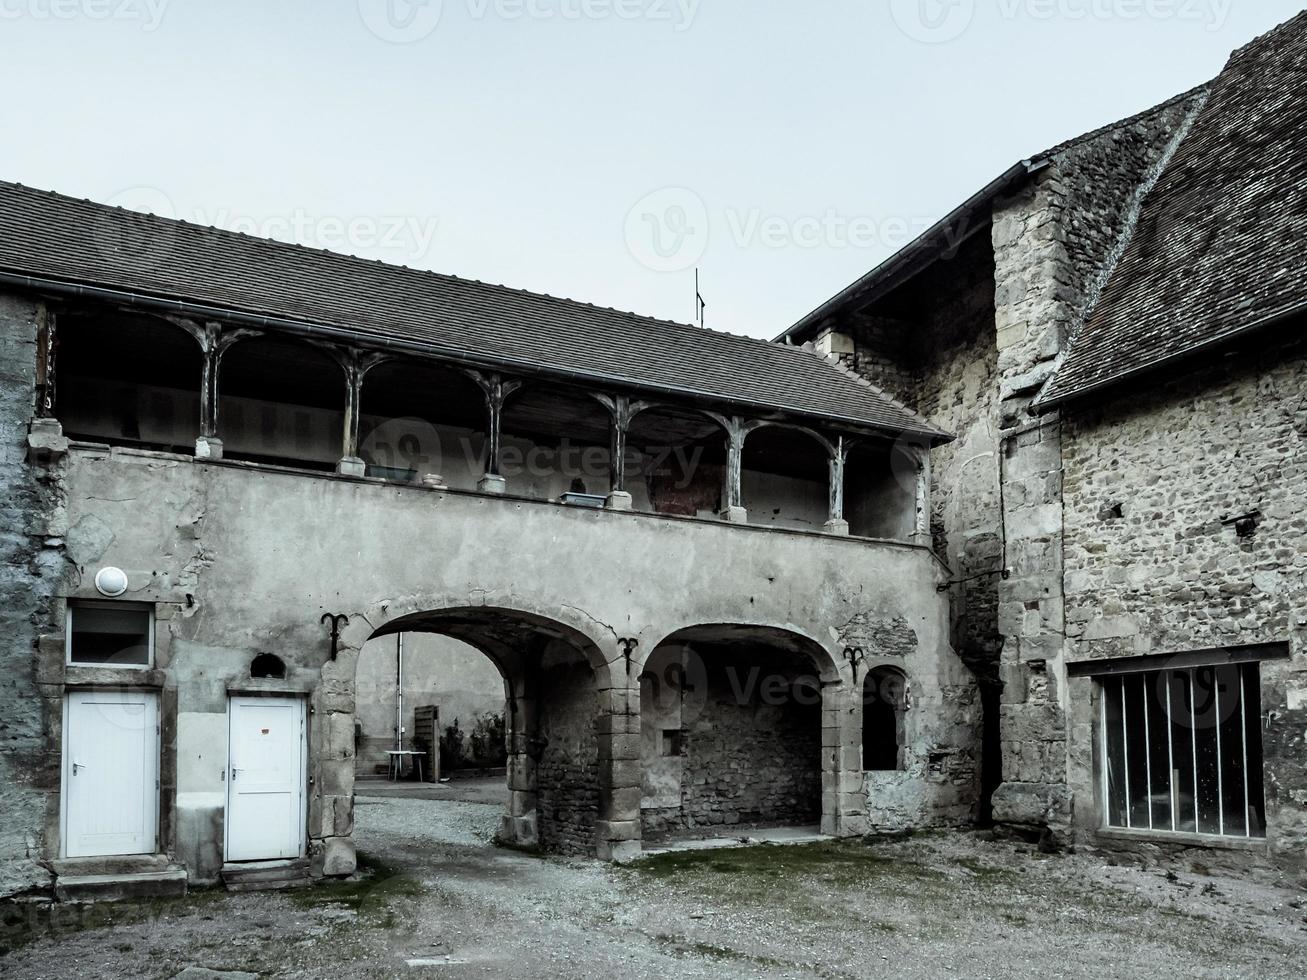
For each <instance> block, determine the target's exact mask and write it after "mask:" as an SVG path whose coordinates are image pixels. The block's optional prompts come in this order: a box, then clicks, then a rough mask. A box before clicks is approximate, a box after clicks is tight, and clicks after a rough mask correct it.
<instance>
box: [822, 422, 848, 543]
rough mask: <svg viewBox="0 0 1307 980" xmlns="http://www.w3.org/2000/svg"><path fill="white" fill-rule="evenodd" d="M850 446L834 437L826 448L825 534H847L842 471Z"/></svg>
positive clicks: (842, 438) (845, 441) (841, 439)
mask: <svg viewBox="0 0 1307 980" xmlns="http://www.w3.org/2000/svg"><path fill="white" fill-rule="evenodd" d="M851 448H852V446H851V444H850V443H849V442H848V441H847V440H846V439H845V438H844V437H843V436H836V437H835V442H834V443H833V444H831V445H830V446H829V448H828V451H829V453H830V517H829V518H828V519H827V521H826V533H827V534H842V535H847V534H848V533H849V522H848V521H847V520H845V519H844V469H845V464H846V463H847V462H848V460H849V450H850V449H851Z"/></svg>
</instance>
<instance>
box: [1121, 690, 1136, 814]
mask: <svg viewBox="0 0 1307 980" xmlns="http://www.w3.org/2000/svg"><path fill="white" fill-rule="evenodd" d="M1129 732H1130V726H1129V725H1128V724H1127V723H1126V700H1125V678H1122V679H1121V758H1122V759H1124V760H1125V781H1124V784H1123V786H1124V790H1125V825H1126V827H1129V828H1133V827H1134V825H1135V824H1134V818H1133V817H1132V816H1131V815H1130V738H1129Z"/></svg>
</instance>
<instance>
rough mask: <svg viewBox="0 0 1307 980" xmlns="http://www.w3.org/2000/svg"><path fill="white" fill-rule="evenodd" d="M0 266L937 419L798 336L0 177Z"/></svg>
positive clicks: (471, 350)
mask: <svg viewBox="0 0 1307 980" xmlns="http://www.w3.org/2000/svg"><path fill="white" fill-rule="evenodd" d="M0 271H5V272H8V273H11V274H13V273H17V274H19V275H23V276H35V277H42V278H47V279H53V280H58V281H60V282H65V283H76V284H83V285H91V286H96V287H100V288H107V289H114V290H122V291H126V292H130V293H133V294H143V295H146V296H149V297H153V298H160V299H166V300H182V301H185V302H188V303H193V304H197V305H203V306H210V307H216V308H219V309H221V310H225V311H231V312H233V313H236V314H241V315H253V316H260V317H275V318H278V319H284V320H288V321H294V322H296V323H304V324H308V325H315V326H328V327H334V328H344V329H347V330H349V331H351V332H353V333H354V334H356V335H357V336H358V337H359V339H360V341H361V342H366V341H367V340H368V339H369V338H371V339H374V340H376V341H377V342H379V343H380V342H385V341H386V340H395V339H398V340H402V341H404V342H406V343H410V344H415V345H418V346H420V347H421V348H422V349H424V350H428V351H430V353H432V354H434V355H437V356H443V357H448V358H454V359H459V360H469V361H472V362H475V363H482V364H489V365H500V366H503V367H505V368H511V367H513V366H518V367H521V368H523V369H530V370H534V371H539V372H541V373H544V374H554V375H557V376H569V377H580V378H584V379H588V380H591V381H593V382H594V383H596V384H602V383H607V384H613V385H629V386H630V387H632V388H635V389H640V390H645V391H654V392H663V393H673V394H681V395H684V396H688V397H691V398H696V399H704V400H709V401H713V402H720V403H727V404H730V405H738V406H746V407H750V408H754V409H768V410H779V411H782V412H789V413H795V414H799V415H805V416H812V417H820V418H826V419H831V420H838V421H843V422H848V423H852V424H855V425H860V426H864V427H873V428H878V429H885V430H889V431H892V432H912V433H922V434H926V435H929V436H931V437H932V438H947V435H946V433H944V432H942V430H939V429H936V428H935V427H933V426H931V425H930V424H929V423H927V422H926V421H925V420H923V419H922V418H921V417H920V416H918V415H916V414H915V413H914V412H912V411H911V410H909V409H908V408H906V407H904V406H903V405H901V404H900V403H898V402H896V401H894V400H893V399H892V398H890V397H889V396H888V395H885V394H884V393H883V392H881V391H880V390H879V389H877V388H874V387H872V386H871V385H869V384H868V383H867V382H865V381H862V380H860V379H858V378H857V377H855V376H853V375H852V374H851V373H850V372H847V371H843V370H840V369H839V368H838V367H837V366H836V365H834V364H832V363H831V362H829V361H827V360H826V359H825V358H823V357H821V356H820V355H818V354H816V353H814V352H813V351H812V350H810V349H806V348H802V347H791V346H785V345H781V344H772V343H767V342H765V341H760V340H753V339H750V338H747V337H737V336H734V335H732V334H725V333H718V332H715V331H711V330H702V329H699V328H697V327H693V326H690V325H688V324H679V323H671V322H668V321H664V320H655V319H651V318H648V317H640V316H636V315H634V314H631V313H622V312H619V311H617V310H610V309H604V308H601V307H596V306H591V305H589V304H586V303H578V302H574V301H571V300H565V299H556V298H554V297H551V296H543V295H540V294H537V293H529V292H524V291H521V290H516V289H509V288H507V287H505V286H497V285H489V284H486V283H480V282H473V281H470V280H466V279H458V278H455V277H453V276H445V275H439V274H436V273H432V272H424V271H420V270H416V269H409V268H405V267H402V266H394V265H386V264H383V263H381V262H373V261H368V260H364V259H358V258H354V257H352V256H346V255H340V254H337V253H333V252H325V251H320V250H317V249H310V248H305V247H303V246H298V245H288V244H284V243H281V242H276V241H270V240H267V239H261V238H252V237H249V236H246V235H241V234H236V233H234V232H228V231H222V230H218V229H215V228H210V227H205V226H200V225H194V224H188V223H187V222H183V221H174V220H172V219H167V218H159V217H153V216H147V215H141V214H137V213H135V212H131V211H124V210H122V209H120V208H112V207H107V206H105V205H101V204H94V203H92V202H90V201H83V200H78V199H76V198H71V197H65V196H63V195H60V194H53V193H50V192H47V191H37V190H33V189H31V188H28V187H24V186H22V185H19V184H12V183H6V182H0Z"/></svg>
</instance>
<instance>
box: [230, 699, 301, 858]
mask: <svg viewBox="0 0 1307 980" xmlns="http://www.w3.org/2000/svg"><path fill="white" fill-rule="evenodd" d="M227 719H228V750H227V848H226V858H227V860H228V861H272V860H276V859H278V858H296V857H300V856H301V855H302V854H303V853H304V823H305V816H304V782H305V778H304V777H305V765H304V755H305V753H304V702H303V700H301V699H299V698H258V697H233V698H232V699H231V701H230V702H229V706H228V712H227Z"/></svg>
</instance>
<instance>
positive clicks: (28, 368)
mask: <svg viewBox="0 0 1307 980" xmlns="http://www.w3.org/2000/svg"><path fill="white" fill-rule="evenodd" d="M44 316H45V312H44V310H43V309H42V308H41V307H40V306H39V305H38V304H36V303H34V302H26V301H23V300H19V299H16V298H12V297H8V296H3V297H0V668H3V669H0V814H3V815H4V818H3V820H0V898H3V897H6V896H9V895H13V894H16V893H20V892H24V891H28V890H31V889H36V888H43V887H45V886H46V885H47V884H48V883H49V880H50V874H49V871H48V870H47V869H46V868H45V867H43V866H42V865H41V864H40V863H38V862H39V861H40V860H41V859H42V858H43V857H44V854H43V850H44V839H45V825H46V820H47V814H48V806H47V803H48V797H47V794H48V793H49V792H50V791H51V790H52V789H53V788H56V787H57V786H58V785H59V757H58V755H57V754H55V753H52V752H51V746H50V743H49V742H48V741H47V738H46V735H47V733H48V731H49V726H50V725H53V724H57V720H58V717H59V710H58V704H59V697H60V692H59V691H58V689H57V688H52V687H51V686H50V685H48V684H47V683H45V682H46V681H47V680H48V678H45V677H43V676H41V675H40V674H39V672H38V657H37V641H38V637H39V636H40V635H41V634H43V633H48V632H51V627H52V624H51V620H52V619H53V618H54V616H55V614H56V609H55V607H54V605H53V604H52V602H51V598H52V596H53V595H55V594H56V593H57V592H58V590H59V587H60V585H61V577H62V574H63V569H64V562H63V550H62V545H63V537H62V535H63V529H62V526H61V522H62V509H61V505H62V498H61V494H60V492H59V488H58V482H57V475H58V467H59V464H58V462H57V461H49V462H40V461H38V460H36V459H35V458H33V460H32V461H30V462H29V460H28V444H27V440H28V425H29V423H30V422H31V420H32V417H33V414H34V410H35V405H36V401H35V399H36V364H37V347H38V334H39V331H40V326H41V322H42V320H43V318H44Z"/></svg>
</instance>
